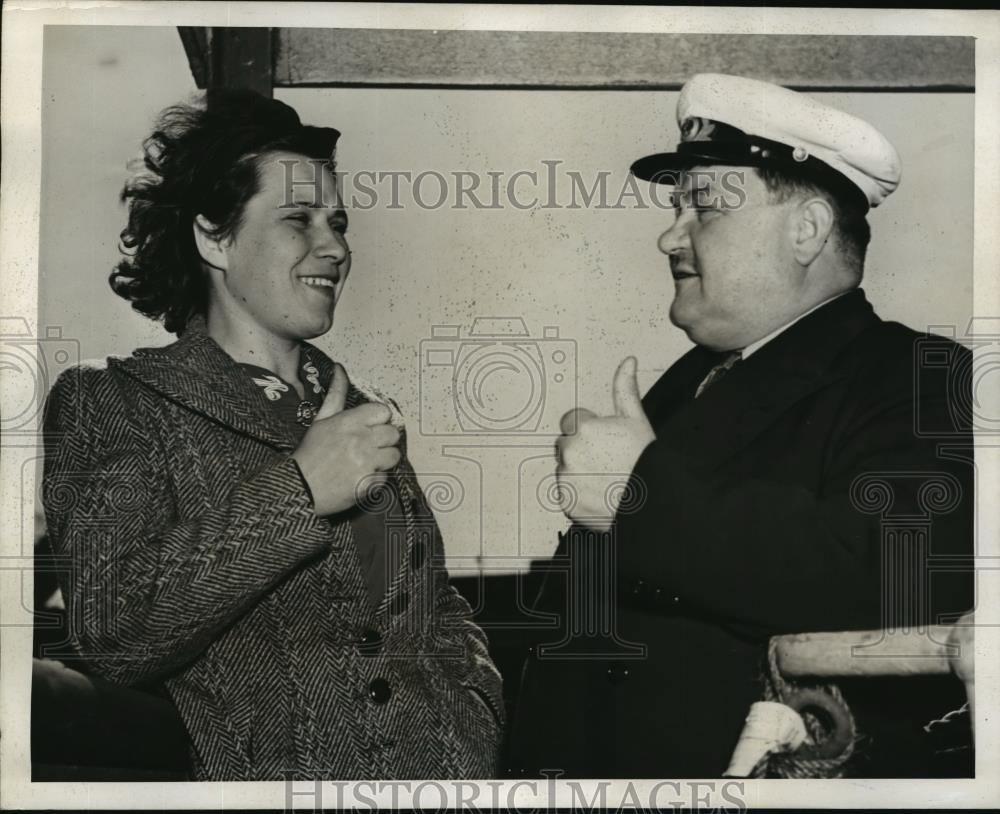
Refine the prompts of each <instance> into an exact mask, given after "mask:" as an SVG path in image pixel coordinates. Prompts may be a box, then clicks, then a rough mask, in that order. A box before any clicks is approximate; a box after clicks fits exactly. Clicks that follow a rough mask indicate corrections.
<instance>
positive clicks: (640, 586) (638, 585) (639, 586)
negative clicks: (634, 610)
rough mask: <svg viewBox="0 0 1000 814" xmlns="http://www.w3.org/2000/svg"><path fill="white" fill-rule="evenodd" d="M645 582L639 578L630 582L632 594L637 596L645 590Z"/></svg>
mask: <svg viewBox="0 0 1000 814" xmlns="http://www.w3.org/2000/svg"><path fill="white" fill-rule="evenodd" d="M645 588H646V583H645V582H643V581H642V580H641V579H637V580H636V581H635V582H633V583H632V596H639V595H640V594H642V593H643V592H644V591H645Z"/></svg>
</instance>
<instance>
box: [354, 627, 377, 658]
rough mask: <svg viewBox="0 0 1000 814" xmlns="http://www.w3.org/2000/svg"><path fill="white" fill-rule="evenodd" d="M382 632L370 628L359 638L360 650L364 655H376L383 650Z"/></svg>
mask: <svg viewBox="0 0 1000 814" xmlns="http://www.w3.org/2000/svg"><path fill="white" fill-rule="evenodd" d="M382 644H383V642H382V634H381V633H379V632H378V631H377V630H373V629H372V628H368V629H367V630H366V631H365V632H364V633H362V634H361V638H360V639H358V651H359V652H360V653H361V655H362V656H375V655H378V653H380V652H381V650H382Z"/></svg>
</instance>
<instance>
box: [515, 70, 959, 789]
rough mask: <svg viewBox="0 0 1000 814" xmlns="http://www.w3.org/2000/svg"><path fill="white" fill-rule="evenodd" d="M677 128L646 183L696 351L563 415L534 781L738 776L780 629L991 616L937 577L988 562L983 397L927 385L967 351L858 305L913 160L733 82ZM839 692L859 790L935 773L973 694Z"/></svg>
mask: <svg viewBox="0 0 1000 814" xmlns="http://www.w3.org/2000/svg"><path fill="white" fill-rule="evenodd" d="M677 119H678V124H679V125H680V129H681V138H682V140H681V144H680V146H679V148H678V149H677V151H676V152H673V153H665V154H657V155H652V156H648V157H646V158H643V159H640V160H639V161H637V162H635V164H633V166H632V171H633V173H634V174H636V175H637V176H638V177H640V178H643V179H647V180H651V181H654V182H660V183H666V184H672V185H674V186H675V187H676V188H675V190H674V196H675V214H676V219H675V220H674V222H673V223H672V225H671V226H670V228H669V229H667V231H666V232H664V233H663V234H662V235H661V236H660V239H659V246H660V249H661V250H662V251H663V252H664V253H665V254H666V255H667V256H668V257H669V263H670V266H669V267H670V272H671V274H672V276H673V278H674V286H675V291H674V300H673V303H672V305H671V308H670V318H671V321H672V322H673V323H674V324H675V325H677V326H678V327H680V328H681V329H682V330H684V331H685V333H686V334H687V335H688V337H689V338H690V339H691V340H692V341H693V342H694V343H695V347H694V348H692V349H691V350H690V351H689V352H688V353H687V354H685V355H684V356H683V357H682V358H681V359H679V360H678V361H677V362H676V363H675V364H674V365H673V366H672V367H671V368H670V369H669V370H668V371H667V372H666V373H665V374H664V375H663V376H662V378H661V379H660V380H659V381H658V382H657V383H656V384H655V385H654V386H653V388H652V389H651V390H650V392H649V393H648V394H647V395H646V397H645V398H644V399H642V400H641V401H640V398H639V393H638V388H637V384H636V380H635V369H636V361H635V359H633V358H629V359H626V360H625V361H624V362H623V363H622V365H621V366H620V367H619V369H618V371H617V373H616V375H615V379H614V390H613V394H614V399H615V407H616V414H615V415H613V416H609V417H597V416H595V415H594V414H593V413H591V412H589V411H587V410H576V411H573V412H572V413H569V414H567V415H566V416H565V417H564V418H563V426H562V430H563V433H564V435H563V436H562V437H561V438H560V440H559V442H558V444H557V457H558V459H559V465H558V470H557V476H558V478H559V481H560V484H561V486H562V487H563V488H564V498H563V500H564V509H565V511H566V513H567V515H568V517H569V518H570V519H572V520H573V521H574V526H573V527H572V529H571V530H570V532H569V534H567V535H566V536H565V537H564V538H563V540H562V542H561V545H560V547H559V550H558V552H557V554H556V557H555V559H554V560H553V562H552V563H551V565H550V568H549V569H548V570H549V573H548V575H547V578H546V582H545V584H544V586H543V589H542V592H541V596H540V598H539V602H538V608H539V609H541V610H544V611H549V612H553V613H556V614H559V615H560V617H561V618H562V620H563V622H564V625H563V627H562V628H561V630H560V631H559V634H558V635H555V634H553V635H551V636H549V637H548V638H547V640H546V641H545V642H538V643H536V646H535V647H533V648H532V654H531V656H530V658H529V659H528V662H527V664H526V668H525V673H524V681H523V684H522V688H521V694H520V697H519V699H518V705H517V711H516V721H515V723H514V731H513V734H512V750H511V762H510V764H509V765H510V768H511V770H512V771H513V773H515V774H521V773H523V774H529V775H531V774H537V773H538V772H539V771H541V770H555V771H560V770H561V771H563V772H564V773H565V775H566V776H583V777H671V776H680V777H698V776H719V775H721V774H722V773H723V772H724V771H725V770H726V768H727V765H728V761H729V758H730V756H731V754H732V750H733V747H734V745H735V743H736V741H737V738H738V736H739V734H740V730H741V728H742V726H743V723H744V719H745V717H746V714H747V711H748V709H749V706H750V704H751V703H753V702H754V701H756V700H760V698H761V696H762V671H763V670H764V669H766V665H765V663H764V661H763V658H762V657H763V655H764V653H765V651H766V646H767V642H768V640H769V638H770V637H771V636H773V635H776V634H782V633H789V632H804V631H824V630H832V631H836V630H847V629H868V628H880V627H897V628H898V627H899V626H901V625H912V624H923V623H927V622H933V621H949V620H953V619H954V618H955V617H956V616H957V615H958V614H960V613H962V612H963V611H965V610H967V609H968V608H969V607H970V606H971V604H972V598H971V578H970V576H969V575H968V573H967V571H962V570H961V569H959V570H958V571H955V570H953V571H952V572H950V573H948V574H940V573H934V574H930V575H929V569H930V564H929V561H928V557H933V558H939V557H949V556H950V557H952V558H957V559H953V560H951V562H957V561H958V560H959V559H960V558H961V557H963V556H965V555H968V554H969V553H971V549H972V505H973V502H972V501H973V497H972V495H973V488H972V471H971V451H970V450H969V449H968V448H967V447H968V445H969V444H970V443H971V437H970V435H969V434H968V427H969V422H968V420H967V417H965V418H963V417H961V416H957V417H956V414H957V413H958V412H961V408H962V405H963V404H964V405H968V404H969V403H970V402H969V400H968V391H967V385H966V386H965V388H964V389H963V388H962V386H961V381H962V379H961V377H957V378H956V377H955V376H952V377H951V381H952V385H951V387H952V389H954V388H955V387H958V388H959V389H958V391H957V392H952V391H950V390H949V385H947V384H945V383H944V380H945V378H947V377H942V378H938V379H934V380H933V382H932V383H928V380H927V377H926V376H923V375H921V371H920V370H917V369H916V368H915V360H916V358H917V357H916V356H915V354H916V352H917V351H918V350H919V349H920V348H921V347H925V345H921V343H927V342H931V345H932V347H933V349H934V351H935V352H937V353H940V354H944V356H943V357H942V358H945V359H947V360H951V361H952V362H953V363H954V368H953V371H954V370H958V369H960V368H961V366H962V365H965V366H966V367H967V366H968V361H969V359H968V355H967V353H966V352H965V351H963V350H962V349H960V348H958V346H956V345H955V344H954V343H952V342H950V341H947V340H943V339H940V340H930V339H929V338H928V337H920V336H919V335H918V334H917V333H916V332H914V331H912V330H910V329H908V328H906V327H904V326H902V325H899V324H897V323H888V322H884V321H882V320H881V319H879V318H878V317H877V316H876V315H875V313H874V312H873V310H872V307H871V305H869V303H868V302H867V300H866V298H865V294H864V292H863V291H862V290H861V289H860V288H859V285H860V283H861V279H862V271H863V264H864V257H865V250H866V247H867V244H868V241H869V229H868V224H867V221H866V219H865V215H866V212H867V210H868V208H869V207H870V206H877V205H879V204H881V203H883V202H884V201H885V199H886V197H887V196H888V195H889V194H890V193H891V192H892V191H893V190H894V189H895V188H896V186H897V184H898V182H899V178H900V164H899V159H898V156H897V154H896V151H895V150H894V149H893V147H892V145H891V144H889V142H888V141H887V140H886V139H885V138H884V137H883V136H882V135H881V134H880V133H879V132H878V131H876V130H875V129H874V128H873V127H872V126H871V125H869V124H867V123H865V122H863V121H860V120H859V119H856V118H855V117H853V116H849V115H847V114H846V113H843V112H841V111H838V110H834V109H832V108H830V107H827V106H825V105H822V104H820V103H818V102H816V101H815V100H813V99H811V98H809V97H807V96H804V95H801V94H797V93H794V92H792V91H788V90H786V89H784V88H780V87H777V86H774V85H770V84H767V83H764V82H759V81H755V80H750V79H744V78H739V77H733V76H723V75H708V74H706V75H699V76H696V77H694V78H693V79H692V80H691V81H690V82H689V83H687V84H686V85H685V87H684V88H683V90H682V91H681V95H680V98H679V101H678V105H677ZM918 430H920V431H919V432H918ZM935 433H937V435H936V437H935ZM943 437H948V438H950V441H951V442H952V443H953V444H954V447H953V448H952V452H951V454H950V455H949V456H948V457H946V456H945V455H942V454H939V452H938V443H939V441H940V440H941V439H942V438H943ZM963 444H964V445H966V449H965V450H964V451H957V452H956V450H961V449H962V446H963ZM616 476H619V480H620V481H622V482H623V483H625V484H626V485H627V488H624V489H623V488H615V486H614V480H615V477H616ZM619 485H620V484H619ZM935 489H937V490H938V494H939V497H940V496H941V495H942V494H943V493H947V496H946V497H942V499H941V500H940V501H938V502H937V503H935V501H934V500H931V499H929V498H930V493H931V492H932V491H934V490H935ZM880 501H881V503H880ZM905 518H910V519H911V520H912V519H913V518H921V519H923V520H926V525H925V526H924V528H925V529H926V530H927V532H928V535H929V550H928V549H927V548H926V547H923V548H922V547H921V546H922V545H923V544H922V543H921V541H920V540H919V539H918V538H917V537H913V538H906V537H901V536H898V535H897V536H893V535H892V534H888V533H884V531H885V530H886V529H888V523H889V522H890V521H893V520H895V521H897V522H899V521H900V519H905ZM938 561H940V560H938ZM907 569H909V570H907ZM901 574H902V583H898V584H901V585H902V587H901V588H900V589H899V590H897V591H896V592H893V591H892V590H890V588H887V587H885V586H887V585H890V583H891V580H893V579H896V580H897V581H898V580H899V578H900V575H901ZM914 580H921V582H920V583H915V582H914ZM928 586H929V587H928ZM907 591H910V593H907ZM948 614H950V615H948ZM595 620H596V621H595ZM841 686H842V689H843V690H844V693H845V696H846V698H847V701H848V703H849V704H850V705H851V707H852V709H853V712H854V715H855V718H856V720H857V723H858V727H859V729H860V730H861V732H862V733H863V734H864V735H865V740H864V741H862V743H860V744H859V745H858V749H857V750H856V757H857V759H856V760H855V762H854V764H852V766H851V767H850V769H849V771H848V773H849V774H855V775H858V774H867V775H879V774H881V775H895V776H905V775H908V774H912V775H921V774H924V773H927V772H932V771H934V769H933V768H932V767H931V764H930V756H929V754H928V753H927V749H926V748H925V746H924V742H925V740H926V739H922V738H921V734H922V733H921V731H920V729H921V726H922V725H923V724H925V723H927V722H928V721H929V720H930V717H929V716H930V715H931V714H934V712H937V713H938V714H940V713H943V712H947V711H948V710H949V709H951V708H952V707H951V706H949V704H952V703H953V700H954V699H953V698H952V697H951V696H950V695H947V694H949V693H952V692H953V691H954V693H955V694H956V697H957V701H956V702H955V703H954V706H960V705H961V703H962V700H961V687H960V685H959V684H958V682H956V681H954V680H950V681H946V682H939V683H938V684H934V682H930V683H929V684H928V683H927V682H922V681H919V680H918V679H913V678H910V679H901V680H898V681H896V682H895V684H891V683H890V685H889V688H888V689H889V691H888V692H887V683H886V681H885V680H870V681H859V682H856V683H855V684H854V685H849V684H848V683H847V682H844V683H842V685H841ZM931 690H933V693H932V695H931V696H930V697H929V699H928V697H927V695H926V694H927V692H928V691H931ZM941 692H944V693H945V694H946V695H947V697H946V695H941V694H940V693H941ZM925 702H926V703H925Z"/></svg>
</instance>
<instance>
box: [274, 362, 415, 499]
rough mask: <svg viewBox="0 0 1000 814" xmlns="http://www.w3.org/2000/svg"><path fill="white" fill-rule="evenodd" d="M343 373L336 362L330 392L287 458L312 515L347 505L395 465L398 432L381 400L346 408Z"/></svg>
mask: <svg viewBox="0 0 1000 814" xmlns="http://www.w3.org/2000/svg"><path fill="white" fill-rule="evenodd" d="M347 388H348V380H347V373H346V372H345V371H344V368H343V367H341V366H340V365H339V364H338V365H336V366H335V368H334V373H333V381H332V382H331V383H330V391H329V392H328V393H327V394H326V398H324V399H323V404H322V406H321V407H320V408H319V412H318V413H317V414H316V418H315V419H314V420H313V424H312V426H311V427H310V428H309V431H308V432H307V433H306V434H305V436H304V437H303V438H302V443H300V444H299V446H298V447H297V448H296V450H295V451H294V452H293V453H292V457H293V458H294V459H295V461H296V463H298V465H299V469H301V470H302V476H303V477H304V478H305V480H306V483H308V484H309V490H310V491H311V492H312V495H313V502H314V504H315V510H316V514H318V515H327V514H335V513H336V512H342V511H344V510H345V509H349V508H351V506H353V505H354V504H355V503H357V502H358V500H360V499H361V498H362V497H364V496H365V494H367V493H368V492H370V491H371V490H372V489H374V488H375V487H376V486H380V485H381V484H382V483H384V482H385V480H386V477H387V475H386V472H387V471H388V470H390V469H392V468H393V467H394V466H395V465H396V464H397V463H399V459H400V452H399V449H398V448H397V446H396V445H397V444H398V443H399V430H397V429H396V428H395V427H393V426H392V425H391V424H390V423H389V419H390V418H391V417H392V413H391V412H390V410H389V408H388V407H386V406H385V405H384V404H362V405H361V406H360V407H355V408H353V409H351V410H345V409H344V404H345V402H346V400H347Z"/></svg>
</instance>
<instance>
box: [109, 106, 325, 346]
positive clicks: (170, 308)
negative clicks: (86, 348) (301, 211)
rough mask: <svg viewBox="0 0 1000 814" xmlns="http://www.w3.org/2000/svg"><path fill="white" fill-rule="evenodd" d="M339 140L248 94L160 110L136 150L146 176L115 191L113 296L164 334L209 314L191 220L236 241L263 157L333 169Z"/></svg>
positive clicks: (256, 186) (205, 282)
mask: <svg viewBox="0 0 1000 814" xmlns="http://www.w3.org/2000/svg"><path fill="white" fill-rule="evenodd" d="M339 136H340V133H339V132H338V131H337V130H335V129H333V128H332V127H312V126H309V125H303V124H302V122H301V121H300V120H299V116H298V114H297V113H296V112H295V111H294V110H293V109H292V108H291V107H289V106H288V105H286V104H284V103H282V102H279V101H277V100H275V99H268V98H265V97H264V96H261V95H260V94H257V93H254V92H253V91H249V90H230V89H216V90H209V91H207V92H206V93H205V94H204V95H203V97H202V98H201V99H199V100H198V101H197V102H195V103H193V104H178V105H173V106H171V107H168V108H167V109H166V110H164V111H162V112H161V113H160V115H159V116H158V117H157V120H156V125H155V129H154V130H153V134H152V135H151V136H150V137H149V138H147V139H146V140H145V141H144V142H143V166H144V167H145V172H142V173H141V174H139V175H137V176H135V177H134V178H132V179H130V180H129V181H128V183H126V184H125V188H124V189H123V190H122V193H121V200H122V201H123V202H125V203H127V205H128V225H127V226H126V227H125V228H124V229H123V230H122V233H121V246H120V249H121V252H122V254H124V255H126V257H125V259H123V260H122V261H121V262H120V263H118V265H117V266H116V267H115V269H114V271H112V272H111V275H110V277H109V282H110V284H111V288H112V289H113V290H114V292H115V293H116V294H117V295H118V296H120V297H123V298H124V299H126V300H129V301H130V302H131V303H132V307H133V308H134V309H135V310H136V311H138V312H139V313H140V314H143V315H145V316H147V317H149V318H151V319H155V320H162V321H163V325H164V327H165V328H166V329H167V330H168V331H170V332H171V333H175V334H176V333H181V332H183V330H184V328H185V326H186V325H187V323H188V320H190V319H191V317H192V316H194V315H195V314H204V313H206V311H207V308H208V278H207V276H206V275H205V273H204V270H203V268H202V261H201V257H200V255H199V253H198V249H197V247H196V245H195V241H194V235H193V231H192V224H193V223H194V219H195V216H196V215H199V214H200V215H203V216H204V217H205V218H207V219H208V220H209V221H210V222H211V223H212V224H214V225H215V227H216V231H215V233H214V234H215V236H217V237H228V236H230V235H232V234H234V233H235V232H236V231H237V230H238V229H239V227H240V224H241V222H242V217H243V211H244V207H245V206H246V204H247V201H249V200H250V199H251V198H252V197H253V196H254V195H255V194H256V193H257V191H258V189H259V162H260V159H261V157H262V156H263V155H264V154H265V153H267V152H273V151H276V150H282V151H287V152H292V153H298V154H300V155H304V156H306V157H308V158H313V159H318V160H323V161H326V162H328V166H329V168H330V169H331V170H332V168H333V153H334V148H335V147H336V144H337V139H338V137H339Z"/></svg>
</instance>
